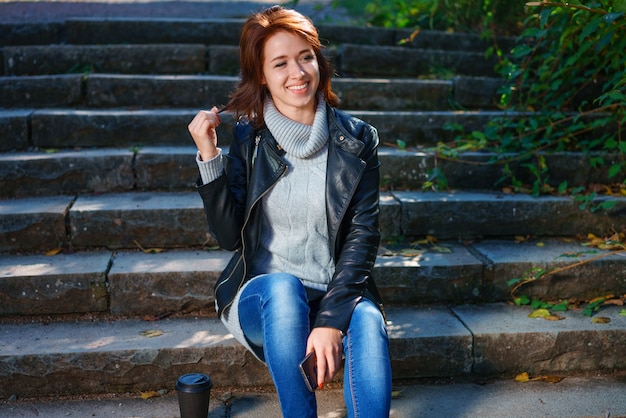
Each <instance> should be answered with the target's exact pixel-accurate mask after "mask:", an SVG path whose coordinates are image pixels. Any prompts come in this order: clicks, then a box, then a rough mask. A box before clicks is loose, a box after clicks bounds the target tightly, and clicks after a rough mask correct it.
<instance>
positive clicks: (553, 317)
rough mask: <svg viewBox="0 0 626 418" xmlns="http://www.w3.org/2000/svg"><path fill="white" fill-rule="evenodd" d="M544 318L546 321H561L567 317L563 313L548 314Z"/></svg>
mask: <svg viewBox="0 0 626 418" xmlns="http://www.w3.org/2000/svg"><path fill="white" fill-rule="evenodd" d="M543 319H545V320H546V321H560V320H562V319H565V317H564V316H561V315H556V314H552V315H548V316H546V317H544V318H543Z"/></svg>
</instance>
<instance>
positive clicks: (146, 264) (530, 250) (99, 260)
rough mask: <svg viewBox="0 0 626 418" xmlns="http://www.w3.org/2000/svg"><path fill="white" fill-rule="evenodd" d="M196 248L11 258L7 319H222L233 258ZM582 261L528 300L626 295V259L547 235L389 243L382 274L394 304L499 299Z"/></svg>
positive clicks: (0, 265)
mask: <svg viewBox="0 0 626 418" xmlns="http://www.w3.org/2000/svg"><path fill="white" fill-rule="evenodd" d="M190 247H191V246H189V247H186V248H185V249H178V250H176V249H167V248H155V247H151V246H143V248H144V250H143V251H141V250H139V249H138V247H137V245H135V247H133V248H131V249H125V250H124V249H120V250H106V249H101V248H100V249H97V248H96V249H92V250H90V251H75V252H68V253H65V254H64V253H61V254H59V255H56V256H46V255H43V254H31V255H27V254H19V253H17V252H16V253H14V254H13V255H4V256H2V257H1V258H0V275H1V277H2V280H1V281H0V302H2V303H1V306H2V311H1V314H2V315H0V317H1V316H9V317H20V316H21V317H27V316H28V315H34V316H41V315H58V314H69V315H72V314H86V313H94V314H111V315H122V316H125V317H139V316H142V315H154V316H158V315H163V314H166V315H172V314H176V315H183V316H189V315H193V314H196V313H201V312H204V313H207V312H208V313H213V312H214V307H213V303H214V300H213V286H214V284H215V281H216V280H217V277H218V276H219V274H220V272H221V271H222V270H223V269H224V268H225V267H226V264H227V262H228V260H229V259H230V256H231V253H230V252H227V251H223V250H219V249H213V250H207V249H206V248H208V247H209V246H208V245H207V246H205V249H203V248H202V247H201V246H198V248H197V249H195V250H193V249H191V248H190ZM579 261H585V263H584V264H583V265H581V266H579V267H578V268H576V269H566V270H563V271H560V272H558V273H555V274H553V275H551V276H549V277H545V278H543V279H541V280H537V281H535V282H534V283H531V284H528V285H526V286H524V287H523V289H522V290H520V291H519V292H518V294H524V295H526V296H528V297H537V298H542V299H543V300H559V299H569V300H574V299H577V300H588V299H590V298H594V297H597V296H604V295H607V294H610V293H612V294H615V295H621V294H626V281H624V278H623V274H622V272H623V271H624V269H625V268H626V258H625V257H623V254H622V255H620V254H613V253H611V252H610V251H607V250H600V249H598V248H594V247H589V246H585V245H584V241H577V240H572V239H556V238H553V239H550V238H545V237H544V238H542V239H538V238H534V239H529V240H527V241H524V242H519V243H518V242H515V241H513V240H512V239H509V240H503V239H486V240H481V241H474V242H471V241H466V242H464V243H460V242H456V241H441V242H438V243H419V244H418V243H415V244H413V245H409V244H407V243H405V244H402V245H399V244H395V245H394V244H389V243H386V242H385V243H383V245H382V246H381V248H380V250H379V256H378V259H377V261H376V264H375V267H374V270H373V276H374V278H375V280H376V283H377V284H378V287H379V289H380V291H381V294H382V296H383V298H384V299H385V301H386V304H387V305H388V306H433V305H442V304H444V305H445V304H468V303H472V304H475V303H491V302H504V301H509V300H511V294H510V292H511V287H509V285H508V282H509V280H512V279H515V278H522V277H526V275H527V274H528V271H530V269H531V268H533V267H535V268H543V269H545V270H546V271H550V270H554V269H557V268H563V267H565V266H568V265H571V264H574V263H576V262H579ZM590 278H593V280H590Z"/></svg>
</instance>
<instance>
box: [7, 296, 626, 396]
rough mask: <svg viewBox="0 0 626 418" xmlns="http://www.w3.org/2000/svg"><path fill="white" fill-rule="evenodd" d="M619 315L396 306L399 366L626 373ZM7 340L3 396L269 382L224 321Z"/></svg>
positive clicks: (96, 328) (486, 372) (17, 332)
mask: <svg viewBox="0 0 626 418" xmlns="http://www.w3.org/2000/svg"><path fill="white" fill-rule="evenodd" d="M619 312H620V308H619V307H608V308H606V309H604V310H603V311H602V313H601V315H602V316H603V317H607V318H609V319H610V322H608V323H603V324H598V323H592V320H591V318H588V317H586V316H583V315H581V314H580V313H579V312H573V311H572V312H566V313H564V314H563V317H564V319H563V320H560V321H546V320H543V319H539V320H538V319H531V318H529V317H528V314H529V313H530V310H529V309H526V308H519V307H514V306H509V305H505V304H493V305H483V306H458V307H452V308H447V307H443V306H440V307H431V308H423V309H422V308H392V309H390V310H389V311H388V317H387V319H388V329H389V335H390V344H391V345H390V351H391V359H392V370H393V371H394V377H395V378H415V377H450V376H467V375H479V376H502V375H506V376H513V375H515V374H517V373H520V372H522V371H526V372H528V373H530V374H546V373H551V374H568V373H576V372H585V371H587V372H588V371H600V370H604V371H607V370H612V371H616V370H624V368H626V360H624V356H623V355H622V350H623V345H624V343H626V317H624V316H620V315H619ZM146 332H148V334H146ZM149 332H151V334H150V333H149ZM151 335H152V337H151ZM0 346H1V347H2V353H1V354H0V364H2V367H0V370H2V374H3V376H2V378H3V381H4V382H5V383H6V384H5V385H3V386H2V389H0V391H1V392H0V397H6V398H8V397H9V396H11V395H17V396H19V397H35V396H50V395H65V394H85V393H92V394H93V393H111V392H117V393H120V392H122V393H123V392H128V391H130V392H137V391H142V390H156V389H160V388H163V387H169V385H170V384H171V382H173V381H175V379H176V377H177V376H179V375H180V374H182V373H184V372H189V371H196V372H207V373H208V374H210V375H211V376H212V379H213V381H214V384H215V385H216V387H224V386H240V387H241V386H254V385H256V386H258V385H259V384H269V383H270V380H269V375H268V373H267V371H266V370H265V368H264V367H263V365H262V364H261V363H260V362H258V361H256V360H254V359H253V358H252V357H251V356H250V355H249V354H248V353H246V352H245V350H244V349H243V348H242V347H241V346H240V345H238V344H237V343H236V342H235V341H234V340H233V338H232V337H231V336H230V335H229V334H228V333H227V332H226V330H225V328H224V327H223V326H222V325H221V323H219V322H218V320H217V319H207V318H186V319H166V320H161V321H158V322H145V321H140V320H124V321H113V322H106V323H101V322H81V323H68V324H65V323H49V324H47V325H42V324H18V325H12V324H2V325H0Z"/></svg>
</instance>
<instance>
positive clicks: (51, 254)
mask: <svg viewBox="0 0 626 418" xmlns="http://www.w3.org/2000/svg"><path fill="white" fill-rule="evenodd" d="M61 251H63V250H62V249H61V248H54V249H52V250H50V251H46V253H45V254H46V255H47V256H48V257H51V256H53V255H57V254H58V253H60V252H61Z"/></svg>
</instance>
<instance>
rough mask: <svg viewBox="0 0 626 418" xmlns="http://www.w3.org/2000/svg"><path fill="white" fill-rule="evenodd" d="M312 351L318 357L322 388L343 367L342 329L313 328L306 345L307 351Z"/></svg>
mask: <svg viewBox="0 0 626 418" xmlns="http://www.w3.org/2000/svg"><path fill="white" fill-rule="evenodd" d="M311 351H315V356H316V357H317V385H318V387H319V388H320V389H321V388H322V387H323V386H324V383H328V382H330V381H331V380H332V378H333V377H334V376H335V374H336V373H337V372H338V371H339V369H340V368H341V356H342V335H341V331H339V330H338V329H336V328H330V327H320V328H313V331H311V334H310V335H309V338H308V340H307V345H306V353H307V354H308V353H310V352H311Z"/></svg>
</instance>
